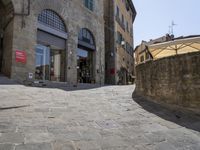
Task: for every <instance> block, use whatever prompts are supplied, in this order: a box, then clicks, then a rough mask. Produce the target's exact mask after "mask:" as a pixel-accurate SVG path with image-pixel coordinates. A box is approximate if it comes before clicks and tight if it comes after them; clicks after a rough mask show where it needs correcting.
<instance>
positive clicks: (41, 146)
mask: <svg viewBox="0 0 200 150" xmlns="http://www.w3.org/2000/svg"><path fill="white" fill-rule="evenodd" d="M15 150H53V148H52V146H51V144H50V143H33V144H25V145H24V144H23V145H17V146H16V147H15Z"/></svg>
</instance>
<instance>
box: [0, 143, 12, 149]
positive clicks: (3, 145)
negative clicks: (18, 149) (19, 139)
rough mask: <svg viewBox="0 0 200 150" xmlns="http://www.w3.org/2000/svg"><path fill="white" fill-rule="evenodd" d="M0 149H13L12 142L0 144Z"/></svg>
mask: <svg viewBox="0 0 200 150" xmlns="http://www.w3.org/2000/svg"><path fill="white" fill-rule="evenodd" d="M0 150H14V146H13V145H12V144H0Z"/></svg>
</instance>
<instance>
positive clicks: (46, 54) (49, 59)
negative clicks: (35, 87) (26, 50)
mask: <svg viewBox="0 0 200 150" xmlns="http://www.w3.org/2000/svg"><path fill="white" fill-rule="evenodd" d="M66 41H67V32H66V27H65V24H64V22H63V20H62V19H61V17H60V16H59V15H58V14H57V13H56V12H54V11H52V10H49V9H46V10H43V11H42V12H41V13H40V14H39V16H38V31H37V43H38V45H37V46H36V49H35V62H36V67H35V79H36V80H49V81H58V82H64V81H65V65H66Z"/></svg>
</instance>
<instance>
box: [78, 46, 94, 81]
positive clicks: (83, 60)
mask: <svg viewBox="0 0 200 150" xmlns="http://www.w3.org/2000/svg"><path fill="white" fill-rule="evenodd" d="M77 55H78V56H77V63H78V70H77V71H78V81H79V83H91V82H93V81H92V79H93V56H92V55H93V53H92V52H91V51H88V50H84V49H81V48H78V54H77Z"/></svg>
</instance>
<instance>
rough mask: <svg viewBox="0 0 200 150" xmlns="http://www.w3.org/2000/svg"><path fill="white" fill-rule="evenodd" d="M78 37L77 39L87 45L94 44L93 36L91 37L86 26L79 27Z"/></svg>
mask: <svg viewBox="0 0 200 150" xmlns="http://www.w3.org/2000/svg"><path fill="white" fill-rule="evenodd" d="M78 39H79V41H82V42H84V43H87V44H89V45H92V46H94V45H95V42H94V37H93V35H92V33H91V32H90V31H89V30H88V29H86V28H83V29H81V31H80V32H79V36H78Z"/></svg>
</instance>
